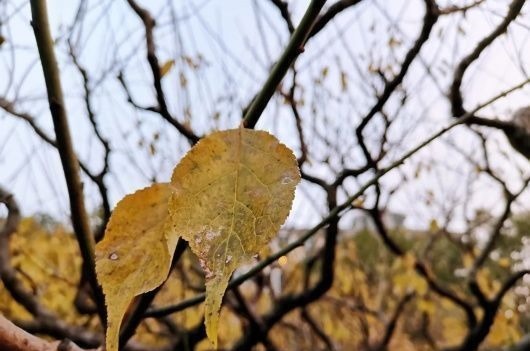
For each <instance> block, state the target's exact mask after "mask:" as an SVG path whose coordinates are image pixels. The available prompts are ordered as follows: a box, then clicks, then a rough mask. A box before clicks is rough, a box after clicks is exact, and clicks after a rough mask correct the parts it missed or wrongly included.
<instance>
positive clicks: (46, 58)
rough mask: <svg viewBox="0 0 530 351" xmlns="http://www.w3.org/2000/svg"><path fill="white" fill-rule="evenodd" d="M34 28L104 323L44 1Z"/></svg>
mask: <svg viewBox="0 0 530 351" xmlns="http://www.w3.org/2000/svg"><path fill="white" fill-rule="evenodd" d="M31 14H32V25H33V31H34V33H35V40H36V42H37V47H38V49H39V55H40V59H41V64H42V70H43V73H44V80H45V82H46V90H47V93H48V103H49V105H50V111H51V115H52V120H53V126H54V130H55V135H56V140H57V141H56V142H57V149H58V151H59V155H60V157H61V163H62V165H63V171H64V175H65V179H66V185H67V188H68V194H69V197H70V211H71V217H72V225H73V227H74V231H75V234H76V237H77V242H78V244H79V249H80V251H81V256H82V257H83V269H84V270H85V272H86V273H87V276H88V279H89V282H90V286H91V287H92V289H93V291H94V294H95V296H96V302H97V305H98V311H99V314H100V318H101V319H102V321H104V320H105V312H104V311H105V304H104V297H103V293H102V291H101V288H100V286H99V285H98V282H97V278H96V266H95V263H94V246H95V242H94V237H93V235H92V233H91V231H90V224H89V218H88V214H87V212H86V209H85V201H84V197H83V186H82V184H81V179H80V175H79V162H78V161H77V156H76V155H75V152H74V147H73V145H72V139H71V136H70V129H69V127H68V118H67V116H66V109H65V103H64V98H63V91H62V87H61V81H60V74H59V68H58V65H57V60H56V58H55V52H54V47H53V40H52V37H51V33H50V28H49V24H48V13H47V9H46V2H45V1H44V0H32V1H31Z"/></svg>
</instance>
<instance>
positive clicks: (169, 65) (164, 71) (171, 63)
mask: <svg viewBox="0 0 530 351" xmlns="http://www.w3.org/2000/svg"><path fill="white" fill-rule="evenodd" d="M174 65H175V60H168V61H166V62H164V64H163V65H162V66H160V77H161V78H162V77H164V76H165V75H166V74H168V73H169V71H171V69H172V68H173V66H174Z"/></svg>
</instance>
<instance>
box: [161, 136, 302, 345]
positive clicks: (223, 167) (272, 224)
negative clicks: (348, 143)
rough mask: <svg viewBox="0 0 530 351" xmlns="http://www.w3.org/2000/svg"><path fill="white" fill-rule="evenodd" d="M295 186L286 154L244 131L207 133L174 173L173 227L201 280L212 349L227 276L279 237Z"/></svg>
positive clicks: (279, 146) (280, 146) (275, 143)
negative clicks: (186, 245) (203, 280)
mask: <svg viewBox="0 0 530 351" xmlns="http://www.w3.org/2000/svg"><path fill="white" fill-rule="evenodd" d="M299 180H300V173H299V170H298V165H297V162H296V158H295V157H294V155H293V153H292V151H291V150H289V149H288V148H287V147H286V146H285V145H283V144H281V143H279V142H278V140H277V139H276V138H275V137H273V136H272V135H270V134H269V133H267V132H263V131H255V130H249V129H244V128H239V129H232V130H227V131H221V132H216V133H212V134H210V135H209V136H207V137H205V138H203V139H202V140H201V141H200V142H199V143H197V144H196V145H195V146H194V147H193V148H192V149H191V150H190V152H188V154H187V155H186V156H185V157H184V158H183V159H182V160H181V162H180V163H179V164H178V165H177V167H175V169H174V171H173V176H172V178H171V186H172V187H173V191H174V193H173V195H172V196H171V198H170V202H169V211H170V216H171V225H172V226H173V228H174V230H175V232H176V233H178V234H179V235H182V237H183V238H184V239H186V240H187V241H188V242H189V245H190V247H191V249H192V251H193V252H194V253H195V254H196V255H197V256H198V257H199V258H200V260H201V265H202V267H203V270H204V271H205V273H206V301H205V318H206V320H205V323H206V331H207V335H208V338H209V339H210V340H211V341H212V343H213V345H214V347H216V343H217V325H218V320H219V309H220V306H221V300H222V297H223V295H224V292H225V290H226V287H227V285H228V281H229V279H230V276H231V275H232V273H233V272H234V270H235V269H236V268H238V267H239V266H240V265H241V264H242V263H244V262H246V261H249V260H250V259H251V258H252V256H253V255H255V254H258V253H259V251H260V250H261V249H262V248H263V247H264V246H265V245H266V244H267V243H268V242H269V240H270V239H271V238H272V237H273V236H274V235H275V234H276V233H277V232H278V230H279V228H280V226H281V224H283V222H284V221H285V219H286V218H287V215H288V214H289V211H290V209H291V204H292V201H293V197H294V190H295V187H296V184H298V182H299Z"/></svg>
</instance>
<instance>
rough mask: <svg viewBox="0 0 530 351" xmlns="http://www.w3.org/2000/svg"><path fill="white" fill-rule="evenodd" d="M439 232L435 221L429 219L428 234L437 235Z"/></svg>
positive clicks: (438, 226)
mask: <svg viewBox="0 0 530 351" xmlns="http://www.w3.org/2000/svg"><path fill="white" fill-rule="evenodd" d="M439 231H440V225H439V224H438V221H437V220H436V219H434V218H433V219H431V221H430V222H429V232H431V233H437V232H439Z"/></svg>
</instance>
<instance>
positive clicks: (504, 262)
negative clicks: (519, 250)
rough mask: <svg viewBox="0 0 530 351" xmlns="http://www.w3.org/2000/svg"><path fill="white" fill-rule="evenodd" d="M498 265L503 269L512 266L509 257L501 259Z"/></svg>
mask: <svg viewBox="0 0 530 351" xmlns="http://www.w3.org/2000/svg"><path fill="white" fill-rule="evenodd" d="M497 263H498V264H499V267H501V268H510V266H511V265H512V263H511V261H510V259H509V258H508V257H501V258H499V261H498V262H497Z"/></svg>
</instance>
